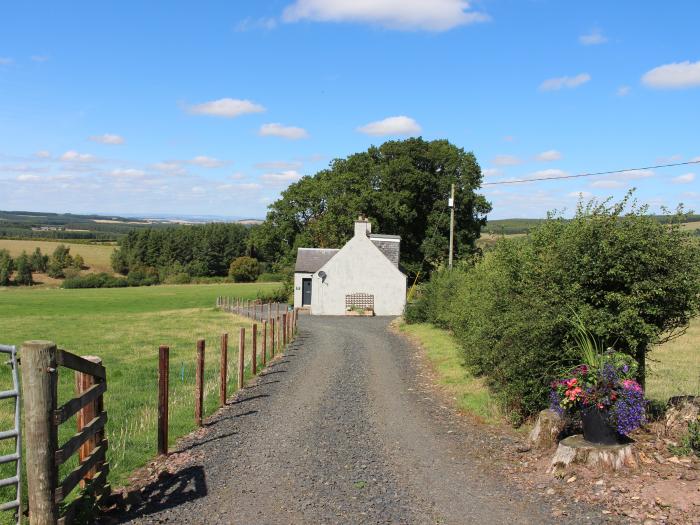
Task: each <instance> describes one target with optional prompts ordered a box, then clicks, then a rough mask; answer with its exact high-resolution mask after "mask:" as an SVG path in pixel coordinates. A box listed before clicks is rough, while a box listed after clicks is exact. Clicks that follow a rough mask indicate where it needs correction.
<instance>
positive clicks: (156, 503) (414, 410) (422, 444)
mask: <svg viewBox="0 0 700 525" xmlns="http://www.w3.org/2000/svg"><path fill="white" fill-rule="evenodd" d="M390 321H391V319H388V318H354V317H353V318H332V317H309V316H303V317H300V319H299V336H298V337H297V339H296V340H295V342H294V343H293V344H291V345H290V346H289V348H288V349H287V352H286V353H285V354H284V355H283V356H281V358H280V359H278V360H277V361H275V362H274V363H273V364H272V365H271V366H270V367H268V369H266V370H265V372H264V373H262V374H261V375H260V376H259V377H258V379H257V380H256V381H255V382H254V383H252V384H251V385H249V386H248V387H246V388H245V389H244V390H243V391H242V392H241V393H239V394H238V395H237V396H236V397H235V398H234V399H232V400H231V402H230V404H229V405H228V406H227V407H225V408H224V409H222V410H220V411H219V412H218V413H217V414H215V415H214V416H213V417H212V418H210V419H209V420H208V421H207V423H206V429H205V430H203V431H199V432H197V433H195V434H193V435H191V436H189V437H188V438H186V439H184V440H182V441H181V442H180V443H179V445H178V447H179V448H178V450H179V452H180V453H181V454H187V455H188V457H190V458H191V460H190V461H189V464H187V466H183V467H181V468H180V469H179V470H178V471H176V472H174V473H173V474H166V475H164V476H162V477H161V478H159V479H157V480H155V481H154V482H153V483H151V484H150V485H149V486H148V487H146V488H144V489H143V490H142V491H141V495H142V501H137V502H135V503H134V504H133V505H132V506H131V508H130V510H129V512H128V513H124V514H123V515H121V516H119V518H118V521H119V522H122V523H125V522H130V523H144V524H145V523H202V524H205V523H217V524H218V523H235V524H296V523H299V524H326V523H327V524H336V523H337V524H351V523H363V524H364V523H367V524H394V523H396V524H399V523H406V524H414V523H417V524H423V523H425V524H462V523H465V524H466V523H479V524H489V523H523V524H525V523H528V524H529V523H538V524H539V523H561V520H562V517H561V509H556V510H555V509H553V508H552V507H551V504H550V503H548V502H547V500H546V499H544V497H543V496H542V495H538V494H535V493H533V492H523V491H522V490H520V489H519V488H518V487H517V486H516V485H515V484H513V483H512V482H510V481H509V480H508V479H506V478H505V477H504V476H503V474H502V472H501V470H500V469H499V468H498V467H497V465H496V463H497V462H498V460H499V450H501V449H503V448H504V447H508V446H511V447H512V446H513V443H511V442H510V441H509V440H508V438H502V437H497V436H494V435H491V434H489V433H487V432H484V431H483V429H481V428H480V427H479V426H477V425H475V424H473V423H470V422H469V421H467V420H466V419H465V418H463V417H460V416H459V415H457V414H456V413H455V412H454V411H453V410H452V409H451V408H450V407H446V406H444V405H443V404H441V400H439V399H437V398H436V396H435V393H434V392H433V391H431V390H430V389H426V386H425V377H422V376H421V372H422V371H421V368H420V366H418V364H417V362H416V360H415V354H416V352H415V349H414V348H413V347H412V346H411V345H410V343H408V342H407V341H405V340H404V339H403V338H402V337H400V336H398V335H395V334H394V333H393V332H392V331H391V330H390V329H389V322H390ZM175 456H177V453H176V454H175ZM565 513H566V518H565V519H566V522H567V523H598V522H603V521H604V519H603V517H602V516H603V515H602V514H601V513H600V511H599V510H598V509H595V508H586V507H569V508H567V509H566V511H565ZM557 515H559V516H560V517H558V518H557V517H556V516H557Z"/></svg>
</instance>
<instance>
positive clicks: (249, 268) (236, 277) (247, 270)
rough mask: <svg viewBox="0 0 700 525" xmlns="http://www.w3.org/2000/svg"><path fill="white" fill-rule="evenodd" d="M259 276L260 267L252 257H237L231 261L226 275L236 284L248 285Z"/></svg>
mask: <svg viewBox="0 0 700 525" xmlns="http://www.w3.org/2000/svg"><path fill="white" fill-rule="evenodd" d="M259 274H260V265H259V264H258V261H257V260H256V259H253V258H252V257H238V258H236V259H234V260H233V262H232V263H231V266H230V267H229V270H228V275H229V277H231V278H232V279H233V281H234V282H236V283H250V282H253V281H255V279H256V278H257V277H258V275H259Z"/></svg>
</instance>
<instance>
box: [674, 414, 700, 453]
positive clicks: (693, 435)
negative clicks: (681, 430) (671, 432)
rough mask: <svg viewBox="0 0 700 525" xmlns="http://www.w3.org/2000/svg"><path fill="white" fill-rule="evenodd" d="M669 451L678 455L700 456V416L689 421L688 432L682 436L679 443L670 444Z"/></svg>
mask: <svg viewBox="0 0 700 525" xmlns="http://www.w3.org/2000/svg"><path fill="white" fill-rule="evenodd" d="M668 450H669V452H671V454H674V455H676V456H689V455H690V454H695V455H696V456H700V417H699V418H696V419H695V420H694V421H688V433H687V434H686V435H684V436H683V437H682V438H681V442H680V443H679V444H678V445H671V444H670V445H669V446H668Z"/></svg>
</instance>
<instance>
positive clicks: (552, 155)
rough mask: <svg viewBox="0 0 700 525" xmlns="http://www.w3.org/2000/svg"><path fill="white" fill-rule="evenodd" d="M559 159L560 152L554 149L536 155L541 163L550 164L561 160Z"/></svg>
mask: <svg viewBox="0 0 700 525" xmlns="http://www.w3.org/2000/svg"><path fill="white" fill-rule="evenodd" d="M561 157H562V154H561V153H560V152H558V151H557V150H555V149H550V150H547V151H543V152H542V153H540V154H539V155H537V160H541V161H543V162H551V161H554V160H559V159H561Z"/></svg>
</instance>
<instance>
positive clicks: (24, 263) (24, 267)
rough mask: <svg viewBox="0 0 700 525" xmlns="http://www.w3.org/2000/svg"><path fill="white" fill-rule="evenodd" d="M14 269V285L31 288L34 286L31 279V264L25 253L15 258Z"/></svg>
mask: <svg viewBox="0 0 700 525" xmlns="http://www.w3.org/2000/svg"><path fill="white" fill-rule="evenodd" d="M15 267H16V271H17V273H16V274H15V283H17V284H19V285H24V286H31V285H32V284H34V279H32V264H31V261H30V259H29V256H28V255H27V252H22V255H20V256H19V257H17V260H16V261H15Z"/></svg>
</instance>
